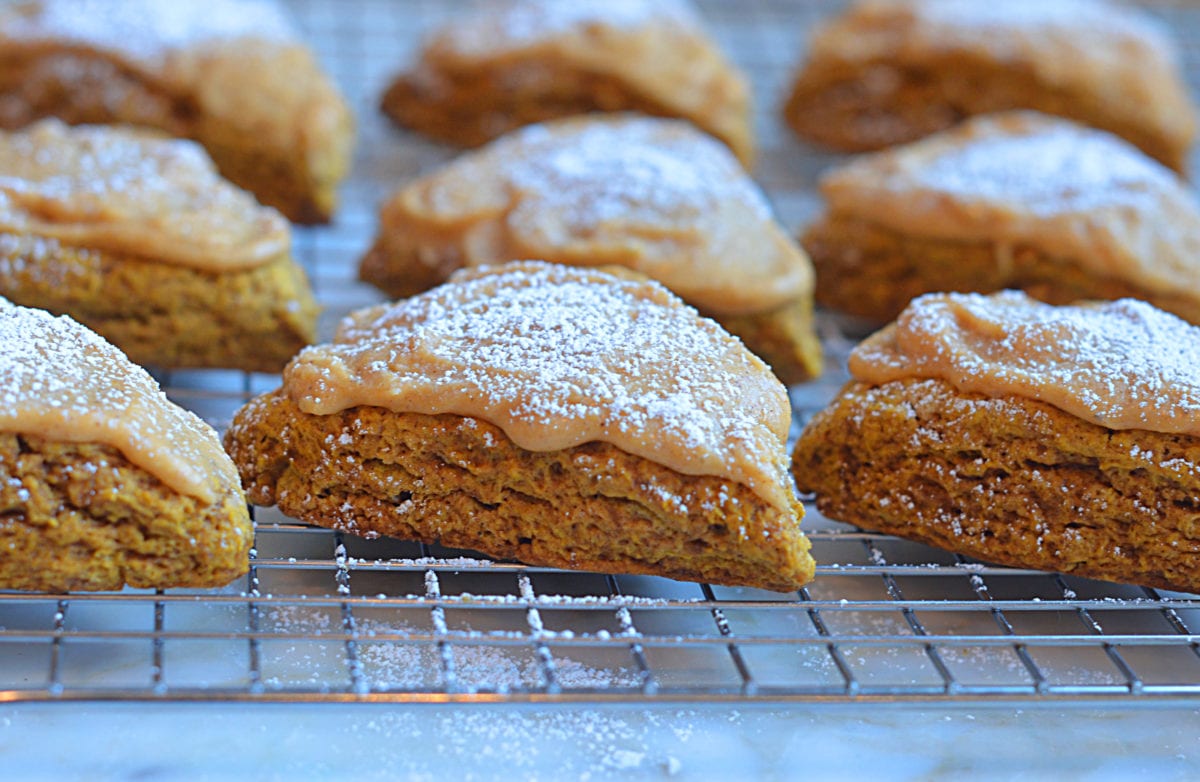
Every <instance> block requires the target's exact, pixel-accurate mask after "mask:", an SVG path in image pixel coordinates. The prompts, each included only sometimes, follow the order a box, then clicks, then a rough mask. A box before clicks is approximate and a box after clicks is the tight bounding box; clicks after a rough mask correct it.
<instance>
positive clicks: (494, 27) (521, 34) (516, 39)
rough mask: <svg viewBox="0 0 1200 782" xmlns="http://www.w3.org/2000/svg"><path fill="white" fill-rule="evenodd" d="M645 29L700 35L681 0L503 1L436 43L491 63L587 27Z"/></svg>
mask: <svg viewBox="0 0 1200 782" xmlns="http://www.w3.org/2000/svg"><path fill="white" fill-rule="evenodd" d="M648 25H664V26H670V27H674V28H676V29H679V28H683V29H686V30H689V31H691V32H693V33H698V32H699V30H700V21H699V19H698V17H697V16H696V14H695V11H694V10H693V9H692V7H691V5H690V4H689V3H687V2H686V1H685V0H519V1H518V0H507V2H501V3H492V4H491V5H486V6H481V7H480V10H479V11H478V12H477V13H475V14H472V15H467V16H464V17H463V18H462V19H461V20H458V21H456V22H455V23H454V24H452V25H449V26H447V27H446V28H445V29H444V30H442V31H441V32H440V33H439V35H438V36H437V39H436V40H437V45H438V46H442V47H446V48H447V49H448V50H451V51H453V52H454V53H455V54H456V55H458V56H459V57H464V58H469V57H489V58H490V57H497V56H503V55H506V54H511V53H512V52H514V51H519V50H521V49H525V48H528V47H530V46H536V45H538V44H544V43H546V42H553V41H555V40H556V39H558V38H560V37H562V36H564V35H571V34H578V33H579V32H581V31H584V30H587V29H589V28H590V29H592V30H598V29H608V30H623V31H629V30H636V29H638V28H642V27H646V26H648Z"/></svg>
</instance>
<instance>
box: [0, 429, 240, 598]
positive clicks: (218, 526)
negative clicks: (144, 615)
mask: <svg viewBox="0 0 1200 782" xmlns="http://www.w3.org/2000/svg"><path fill="white" fill-rule="evenodd" d="M251 539H252V535H251V531H250V522H249V519H248V518H247V515H246V505H245V501H244V500H243V499H242V497H241V495H240V493H239V492H237V491H236V490H229V491H227V492H226V493H225V494H224V495H223V496H221V497H219V498H218V500H217V502H215V503H205V502H202V501H200V500H198V499H196V498H194V497H190V496H187V495H182V494H180V493H178V492H175V491H172V490H171V489H169V488H168V487H166V486H164V485H163V483H162V482H161V481H159V480H158V479H157V478H155V477H154V476H152V475H151V474H150V473H148V472H146V471H145V470H143V469H141V468H139V467H137V466H135V465H133V464H131V463H130V462H129V461H128V460H127V459H125V457H123V456H122V455H121V454H120V452H119V451H117V450H116V449H114V448H111V447H108V446H103V445H94V444H86V443H64V442H55V441H52V440H47V439H44V438H42V437H38V436H34V435H24V434H12V433H0V552H3V556H0V588H3V589H23V590H34V591H42V592H65V591H75V590H115V589H121V588H122V587H123V586H125V585H128V586H131V587H140V588H147V589H150V588H167V587H217V586H224V585H225V584H227V583H229V582H230V581H232V580H233V579H234V578H236V577H237V576H239V575H241V574H243V573H245V572H246V565H247V562H248V561H249V560H248V558H247V557H248V552H249V549H250V542H251Z"/></svg>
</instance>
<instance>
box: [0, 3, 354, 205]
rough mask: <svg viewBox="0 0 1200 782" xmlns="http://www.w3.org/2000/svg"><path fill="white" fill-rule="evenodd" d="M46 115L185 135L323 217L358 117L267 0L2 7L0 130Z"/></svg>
mask: <svg viewBox="0 0 1200 782" xmlns="http://www.w3.org/2000/svg"><path fill="white" fill-rule="evenodd" d="M43 117H58V118H60V119H62V120H63V121H65V122H68V123H70V124H128V125H135V126H142V127H149V128H155V129H158V130H161V131H163V132H165V133H167V134H169V135H172V136H177V137H181V138H190V139H193V140H195V141H198V142H200V143H201V144H202V145H203V146H204V147H205V149H207V150H208V152H209V154H210V155H211V156H212V158H213V160H214V161H215V162H216V164H217V167H218V168H219V169H220V171H221V173H222V175H224V176H225V177H227V178H228V179H229V180H231V181H232V182H234V183H235V184H237V185H238V186H240V187H244V188H246V189H247V190H250V191H252V192H253V193H254V194H255V195H256V196H257V197H258V198H259V200H260V201H262V202H263V203H264V204H266V205H268V206H273V207H275V208H277V209H279V210H280V211H281V212H283V213H284V214H285V215H286V216H287V217H288V218H290V219H291V220H293V221H296V222H302V223H322V222H328V221H329V219H330V217H331V215H332V214H333V212H334V209H335V207H336V202H337V192H336V190H337V185H338V183H339V182H340V181H341V179H342V178H343V177H344V176H345V174H346V172H347V170H348V167H349V161H350V152H351V146H352V144H353V135H354V128H353V118H352V116H351V114H350V110H349V107H348V106H347V105H346V102H345V100H344V99H343V98H342V96H341V95H340V94H339V93H338V91H337V88H336V87H335V85H334V83H333V82H332V80H331V79H330V78H329V77H328V76H327V75H326V74H325V73H324V72H323V71H322V69H321V67H320V65H319V64H318V63H317V60H316V58H315V57H314V56H313V55H312V53H311V52H310V51H309V50H308V49H307V48H306V47H305V46H304V45H303V44H301V43H300V42H299V41H298V38H297V36H296V33H295V30H294V29H293V27H292V25H291V23H290V21H289V20H288V19H287V18H286V17H285V16H284V15H283V14H282V13H281V12H280V10H279V9H278V7H277V6H275V5H274V4H273V3H269V2H263V1H262V0H172V2H160V1H159V0H119V1H118V2H110V1H108V0H35V1H34V2H29V3H19V4H15V5H12V6H10V7H9V8H7V9H0V128H5V129H16V128H20V127H24V126H25V125H28V124H30V123H32V122H34V121H35V120H38V119H40V118H43Z"/></svg>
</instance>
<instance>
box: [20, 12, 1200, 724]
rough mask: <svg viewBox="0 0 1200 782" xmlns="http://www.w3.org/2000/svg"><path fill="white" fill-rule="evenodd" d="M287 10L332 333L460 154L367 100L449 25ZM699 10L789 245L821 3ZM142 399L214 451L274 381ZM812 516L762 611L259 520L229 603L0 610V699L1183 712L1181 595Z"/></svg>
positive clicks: (838, 368)
mask: <svg viewBox="0 0 1200 782" xmlns="http://www.w3.org/2000/svg"><path fill="white" fill-rule="evenodd" d="M292 5H293V8H294V10H295V12H296V14H297V17H298V18H299V20H300V22H301V24H302V25H303V27H304V28H305V29H306V31H307V32H308V33H309V36H310V40H312V41H313V42H314V45H315V47H316V49H317V51H318V53H319V55H320V56H321V57H322V58H323V60H324V61H325V63H326V64H327V66H328V67H329V68H330V70H331V72H332V73H333V75H334V77H335V78H336V79H337V80H338V82H339V83H340V84H341V85H342V87H343V89H344V90H345V91H346V92H347V94H348V95H349V97H350V98H351V100H352V101H353V103H354V105H355V108H356V110H357V113H358V116H359V118H360V141H359V154H358V158H357V161H356V164H355V170H354V174H353V176H352V178H351V180H350V182H349V183H348V185H347V187H346V189H345V205H344V208H343V210H342V212H341V213H340V214H339V217H338V220H337V222H336V223H335V224H334V225H332V226H329V227H323V228H313V229H301V230H299V231H298V232H297V239H296V251H297V255H298V257H299V258H300V260H301V261H302V262H303V263H304V264H305V265H306V267H307V268H308V270H309V272H310V276H311V277H312V279H313V281H314V287H315V288H316V289H317V292H318V296H319V298H320V299H321V300H322V302H323V303H324V304H325V306H326V307H327V312H326V315H325V320H324V321H323V329H324V333H326V334H328V333H329V330H330V328H329V327H330V326H331V324H332V322H333V321H335V320H336V319H337V318H338V317H340V315H342V314H343V313H344V312H346V311H348V310H350V309H353V308H355V307H358V306H362V305H364V304H368V303H373V302H375V301H378V300H379V296H378V294H377V293H375V292H373V291H372V290H370V289H369V288H367V287H365V286H362V285H360V284H358V283H356V282H355V281H354V279H353V278H354V269H355V265H356V262H357V259H358V256H359V255H360V254H361V253H362V251H363V250H364V249H365V247H366V246H367V244H368V242H369V241H370V237H371V234H372V232H373V230H374V222H375V208H376V205H377V204H378V202H379V201H380V200H381V199H382V198H383V197H384V196H385V195H386V194H387V193H388V192H389V191H390V190H391V188H392V187H394V186H395V185H396V184H397V183H399V182H400V181H402V180H404V179H406V178H408V177H410V176H412V175H414V174H416V173H418V172H420V171H422V170H425V169H427V168H429V167H431V166H433V165H435V164H437V163H438V162H440V161H442V160H446V159H448V158H449V157H451V156H452V155H453V154H454V151H453V150H450V149H447V148H443V147H439V146H437V145H434V144H430V143H428V142H425V141H423V140H421V139H419V138H416V137H414V136H411V135H406V134H404V133H401V132H399V131H396V130H394V129H392V128H390V127H388V126H386V124H385V123H384V122H383V121H382V120H381V119H380V118H379V117H378V115H377V112H376V111H375V105H374V101H375V96H377V95H378V94H380V92H381V90H382V88H383V86H384V84H385V83H386V80H387V77H388V76H389V75H390V73H391V72H392V71H393V70H395V69H398V68H399V67H400V66H401V65H402V64H403V63H404V62H406V61H407V60H408V58H409V57H410V56H411V55H412V53H413V51H414V48H415V44H416V42H417V40H418V39H419V34H420V32H421V31H422V30H424V29H427V28H428V27H429V26H431V25H433V24H434V23H436V22H438V21H440V20H441V19H442V18H444V17H445V16H447V15H448V14H451V13H454V12H455V11H456V10H458V8H457V6H458V5H460V4H458V3H442V2H434V1H433V0H394V1H393V0H355V1H354V2H352V3H345V2H335V1H334V0H296V2H294V3H293V4H292ZM700 5H701V8H702V11H703V13H704V15H705V16H706V18H707V20H708V22H709V24H710V26H711V28H712V30H713V32H714V34H715V35H716V37H717V38H718V40H719V42H720V43H721V44H722V45H723V47H724V48H725V50H726V51H727V52H729V53H730V54H731V56H732V57H733V59H734V60H735V61H737V62H738V64H739V65H740V66H741V67H742V68H743V69H744V70H745V71H746V72H747V73H748V74H749V75H750V77H751V80H752V82H753V83H754V86H755V89H756V94H757V96H758V127H759V138H760V140H761V145H762V158H763V160H762V164H761V165H760V167H759V174H760V176H759V181H760V183H761V184H763V186H764V188H765V189H766V190H767V192H768V194H769V195H770V196H771V198H772V200H773V202H774V204H775V206H776V209H777V211H778V213H779V215H780V217H781V219H782V220H783V222H784V223H785V224H786V225H788V226H791V227H795V226H798V225H800V224H802V223H803V222H804V221H805V220H806V219H808V217H809V216H811V214H812V213H813V211H814V210H815V208H816V205H817V202H816V199H815V196H814V194H813V191H812V183H813V182H814V180H815V176H816V173H817V172H819V171H820V170H821V169H822V168H824V167H825V166H827V165H828V164H829V162H830V158H829V157H827V156H823V155H820V154H818V153H816V152H814V151H813V150H811V149H809V148H807V147H804V146H803V145H802V144H800V143H799V142H797V141H795V140H794V139H792V138H791V137H790V136H789V135H788V134H787V132H786V131H785V130H784V129H783V128H782V126H781V124H780V122H779V121H778V119H777V114H776V111H777V106H778V103H779V100H780V96H781V94H782V92H783V90H784V89H785V86H786V82H787V79H788V77H789V76H790V74H791V73H792V69H793V67H794V65H795V64H796V63H797V62H798V61H799V59H800V57H801V55H802V49H803V34H804V30H805V28H806V27H807V26H809V25H810V24H811V23H812V22H813V21H814V20H815V19H817V18H818V17H820V16H823V15H825V14H827V13H829V12H830V11H831V10H833V9H834V8H835V7H836V6H837V5H838V4H837V3H829V2H815V1H813V2H804V1H803V0H790V1H789V0H756V1H755V2H750V3H742V2H739V3H733V2H728V3H721V2H717V0H709V2H703V3H701V4H700ZM1153 10H1154V11H1155V12H1156V13H1159V14H1162V15H1164V16H1165V17H1167V19H1168V21H1169V22H1170V23H1171V24H1172V26H1173V27H1174V29H1175V30H1177V31H1180V32H1181V33H1182V34H1183V36H1184V51H1185V58H1186V64H1187V69H1188V74H1189V77H1190V78H1192V79H1193V80H1195V79H1196V78H1197V76H1198V75H1200V54H1198V50H1197V45H1196V43H1195V39H1193V38H1191V37H1188V36H1187V33H1188V32H1189V31H1195V30H1198V29H1200V8H1195V7H1188V6H1187V5H1186V4H1173V3H1165V2H1164V3H1158V4H1155V5H1154V6H1153ZM1193 86H1195V84H1194V83H1193ZM820 325H821V328H822V331H823V336H824V338H825V343H826V347H827V350H828V352H829V361H828V371H827V372H826V375H825V376H824V378H822V379H821V380H819V381H816V382H814V383H810V384H807V385H805V386H801V387H797V388H795V389H793V393H792V400H793V406H794V409H795V413H796V415H795V421H796V424H795V427H794V429H795V430H796V431H798V429H799V426H800V425H801V424H802V423H803V422H804V421H806V420H807V419H808V417H810V416H811V415H812V414H813V413H814V412H815V411H816V410H817V409H819V408H820V407H822V406H823V405H824V404H825V403H826V402H827V400H828V399H829V398H830V397H831V396H832V394H833V393H834V391H835V390H836V389H837V388H838V387H839V386H840V384H841V382H842V381H843V380H844V379H845V370H844V359H845V355H846V352H847V351H848V349H849V346H850V344H851V342H852V339H853V335H849V336H847V335H846V334H844V333H843V331H842V326H841V324H839V323H838V322H836V321H835V320H833V319H831V318H829V317H827V316H825V315H822V316H821V319H820ZM160 380H161V381H162V382H163V385H164V387H165V388H166V389H167V391H168V394H169V395H170V396H171V397H172V398H173V399H174V400H175V401H177V402H179V403H180V404H183V405H185V406H187V407H189V408H191V409H193V410H195V411H196V412H197V413H198V414H200V415H201V416H202V417H203V418H205V419H206V420H208V421H209V422H210V423H212V424H213V425H214V426H216V427H217V428H218V429H224V428H225V427H226V426H227V425H228V422H229V420H230V418H231V416H232V414H233V412H234V410H236V409H237V407H239V406H240V405H241V404H242V403H244V402H245V401H246V400H247V399H249V398H250V397H251V396H253V395H256V394H258V393H262V392H265V391H268V390H271V389H273V388H274V387H275V386H276V385H277V384H278V378H277V377H274V376H269V375H247V374H243V373H237V372H218V371H197V372H173V373H168V374H163V375H161V376H160ZM806 509H807V511H808V517H807V520H806V522H805V524H806V529H807V531H808V534H809V537H810V538H811V539H812V541H813V547H814V556H815V557H816V559H817V561H818V563H819V566H818V568H817V578H816V580H815V581H814V582H813V583H812V584H811V585H810V586H808V587H807V588H805V589H803V590H800V591H799V592H797V593H793V594H776V593H770V592H762V591H758V590H753V589H735V588H726V587H721V586H714V585H708V584H691V583H683V582H677V581H671V580H667V579H662V578H653V577H644V576H619V575H618V576H611V575H601V574H594V573H573V572H565V571H558V570H552V569H547V568H537V567H528V566H525V565H522V564H518V563H511V562H493V561H488V560H486V559H483V558H481V557H480V556H479V555H476V554H473V553H471V552H463V551H457V550H448V549H441V548H436V547H429V546H425V545H422V544H418V543H414V542H408V541H400V540H391V539H382V540H373V541H369V540H362V539H358V538H355V537H352V536H348V535H343V534H341V533H338V532H333V531H330V530H325V529H319V528H315V527H310V526H307V525H304V524H301V523H297V522H296V521H295V520H292V519H289V518H286V517H284V516H282V515H281V514H280V513H279V512H278V511H275V510H274V509H268V508H256V509H254V511H255V514H256V524H257V533H256V544H255V549H254V552H253V554H252V558H251V565H250V571H249V574H248V575H247V576H246V577H244V578H242V579H239V580H238V581H236V582H234V583H233V584H231V585H229V586H228V587H226V588H224V589H219V590H165V591H147V590H124V591H122V592H115V593H94V594H89V593H74V594H63V595H46V594H30V593H0V700H2V701H34V700H167V701H171V700H205V701H405V702H420V701H440V702H444V701H475V702H496V701H586V702H601V701H612V700H622V701H647V702H650V701H663V700H695V701H730V702H748V701H764V700H767V701H798V702H813V703H815V702H827V701H834V702H838V701H850V700H858V701H863V700H875V701H880V702H884V701H886V702H907V701H930V700H932V701H937V702H955V701H965V702H979V701H1015V702H1019V703H1022V704H1036V703H1043V702H1060V703H1061V702H1063V701H1080V702H1096V701H1099V700H1115V701H1118V702H1121V703H1127V704H1134V703H1137V704H1148V703H1156V702H1157V703H1164V702H1169V701H1172V700H1175V699H1180V698H1190V697H1193V696H1195V695H1197V694H1200V599H1198V598H1196V597H1194V596H1190V595H1184V594H1177V593H1169V592H1164V591H1160V590H1154V589H1147V588H1141V587H1132V586H1122V585H1115V584H1106V583H1101V582H1097V581H1088V580H1083V579H1077V578H1073V577H1069V576H1062V575H1055V574H1047V573H1039V572H1034V571H1023V570H1015V569H1011V568H1001V567H993V566H990V565H987V564H983V563H979V562H975V561H972V560H968V559H964V558H962V557H959V556H955V555H952V554H949V553H946V552H943V551H939V550H936V549H932V548H929V547H926V546H922V545H919V544H916V543H912V542H907V541H903V540H899V539H896V538H891V537H888V536H884V535H877V534H872V533H867V532H862V531H860V530H857V529H855V528H853V527H849V526H846V525H841V524H838V523H835V522H832V521H830V520H828V519H824V518H822V517H821V516H820V514H819V513H818V512H817V511H816V510H815V508H814V507H812V505H811V503H806Z"/></svg>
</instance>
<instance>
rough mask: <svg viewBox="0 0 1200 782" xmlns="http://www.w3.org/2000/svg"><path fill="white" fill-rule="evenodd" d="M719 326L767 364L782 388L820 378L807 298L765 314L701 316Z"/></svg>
mask: <svg viewBox="0 0 1200 782" xmlns="http://www.w3.org/2000/svg"><path fill="white" fill-rule="evenodd" d="M701 314H702V315H704V316H706V317H709V318H712V319H713V320H715V321H716V322H717V323H720V324H721V326H722V327H724V328H725V330H726V331H728V332H729V333H730V334H733V335H734V336H736V337H737V338H738V339H740V340H741V341H742V343H743V344H744V345H745V346H746V348H747V349H748V350H749V351H750V352H751V353H753V354H754V355H756V356H758V357H759V358H761V359H762V360H763V361H765V362H767V364H768V366H770V367H771V371H772V372H774V373H775V377H777V378H779V380H780V382H782V383H783V384H784V385H785V386H790V385H795V384H796V383H803V382H804V381H806V380H812V379H813V378H815V377H817V376H818V375H820V374H821V372H822V370H823V366H822V358H821V357H822V348H821V340H820V339H819V338H818V337H817V329H816V324H815V322H814V320H813V302H812V300H811V299H809V298H808V297H804V298H802V299H799V300H797V301H795V302H792V303H791V304H788V305H785V306H783V307H780V308H778V309H774V310H770V311H768V312H756V313H752V314H750V315H724V314H716V313H712V312H701Z"/></svg>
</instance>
